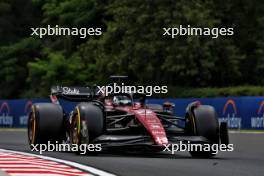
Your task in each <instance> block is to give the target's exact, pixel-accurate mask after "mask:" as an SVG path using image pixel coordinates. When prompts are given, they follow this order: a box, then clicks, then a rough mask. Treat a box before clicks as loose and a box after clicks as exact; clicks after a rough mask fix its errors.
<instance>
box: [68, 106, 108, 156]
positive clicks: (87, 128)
mask: <svg viewBox="0 0 264 176" xmlns="http://www.w3.org/2000/svg"><path fill="white" fill-rule="evenodd" d="M103 132H104V114H103V110H102V109H101V108H100V107H99V106H97V105H94V104H92V103H80V104H79V105H77V106H76V108H75V110H74V112H73V115H72V120H71V127H70V139H71V143H72V144H76V145H78V146H80V145H81V144H86V145H88V144H90V143H93V140H94V139H95V138H96V137H98V136H100V135H101V134H103ZM78 153H80V152H79V151H78Z"/></svg>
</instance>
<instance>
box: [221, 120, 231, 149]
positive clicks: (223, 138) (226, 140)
mask: <svg viewBox="0 0 264 176" xmlns="http://www.w3.org/2000/svg"><path fill="white" fill-rule="evenodd" d="M220 140H221V144H225V145H228V144H229V136H228V127H227V123H226V122H221V124H220Z"/></svg>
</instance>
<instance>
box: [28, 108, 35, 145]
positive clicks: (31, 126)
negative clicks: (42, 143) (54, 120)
mask: <svg viewBox="0 0 264 176" xmlns="http://www.w3.org/2000/svg"><path fill="white" fill-rule="evenodd" d="M35 133H36V118H35V113H34V112H32V113H31V114H30V117H29V135H28V136H29V141H30V143H31V144H34V143H35Z"/></svg>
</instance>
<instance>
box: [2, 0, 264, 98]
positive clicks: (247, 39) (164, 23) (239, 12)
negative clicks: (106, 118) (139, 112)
mask: <svg viewBox="0 0 264 176" xmlns="http://www.w3.org/2000/svg"><path fill="white" fill-rule="evenodd" d="M188 24H190V25H191V26H192V27H210V28H213V27H219V28H221V27H225V28H229V27H233V28H234V36H219V37H218V38H217V39H212V38H211V37H210V36H178V37H176V38H174V39H171V38H169V37H164V36H163V32H164V31H163V27H177V26H179V25H188ZM47 25H52V26H55V25H60V26H61V27H78V28H81V27H101V28H102V29H103V35H101V36H98V37H95V36H91V37H87V38H85V39H80V38H79V37H76V36H46V37H44V38H42V39H39V38H38V37H31V36H30V34H31V32H32V31H31V29H30V28H31V27H33V28H36V27H46V26H47ZM263 34H264V1H261V0H253V1H248V0H225V1H224V2H223V1H221V0H189V1H186V0H177V1H175V0H145V1H142V0H133V1H128V0H101V1H97V0H0V80H1V81H0V87H1V91H0V98H1V99H6V98H8V99H10V98H11V99H14V98H39V97H46V96H47V95H48V94H49V89H50V87H51V85H58V84H59V85H85V84H91V83H96V84H103V83H105V82H106V81H107V80H108V77H109V75H112V74H121V75H128V76H129V78H130V79H131V80H132V81H133V82H135V83H136V84H143V85H154V84H156V85H168V86H169V93H168V95H166V96H169V97H172V98H173V97H215V96H218V97H219V96H241V95H243V96H245V95H253V96H256V95H264V88H263V87H262V85H263V84H264V77H263V73H264V35H263Z"/></svg>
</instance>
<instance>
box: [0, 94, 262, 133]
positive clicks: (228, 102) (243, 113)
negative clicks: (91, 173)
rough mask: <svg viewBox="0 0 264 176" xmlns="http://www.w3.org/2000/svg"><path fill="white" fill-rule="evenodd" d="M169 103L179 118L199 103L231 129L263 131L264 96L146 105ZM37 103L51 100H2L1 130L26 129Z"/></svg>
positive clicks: (69, 106) (66, 106)
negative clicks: (30, 114) (212, 110)
mask: <svg viewBox="0 0 264 176" xmlns="http://www.w3.org/2000/svg"><path fill="white" fill-rule="evenodd" d="M166 101H169V102H172V103H174V104H175V108H174V111H175V113H176V115H177V116H184V114H185V108H186V106H187V105H188V104H189V103H190V102H193V101H200V102H201V104H208V105H212V106H214V107H215V109H216V111H217V114H218V117H219V121H226V122H228V126H229V128H235V129H261V130H263V129H264V97H228V98H186V99H185V98H184V99H148V100H147V103H151V104H152V103H154V104H155V103H156V104H163V103H164V102H166ZM37 102H49V99H32V100H27V99H19V100H0V127H25V126H26V125H27V115H28V113H29V111H30V107H31V105H32V104H33V103H37ZM75 105H76V103H72V102H67V101H63V102H62V106H63V107H64V109H65V111H66V112H69V111H70V110H71V109H72V108H73V107H74V106H75Z"/></svg>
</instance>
